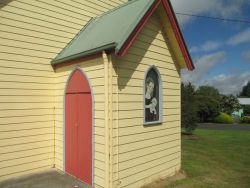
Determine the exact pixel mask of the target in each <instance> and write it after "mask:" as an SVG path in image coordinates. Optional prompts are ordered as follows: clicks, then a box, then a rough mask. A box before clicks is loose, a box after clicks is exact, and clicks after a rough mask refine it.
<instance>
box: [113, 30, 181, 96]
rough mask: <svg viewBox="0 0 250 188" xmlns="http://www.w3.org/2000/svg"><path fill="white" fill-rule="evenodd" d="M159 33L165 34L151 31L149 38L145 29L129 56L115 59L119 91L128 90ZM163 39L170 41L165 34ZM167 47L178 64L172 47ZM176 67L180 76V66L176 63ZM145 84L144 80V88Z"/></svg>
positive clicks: (129, 51) (130, 50) (136, 40)
mask: <svg viewBox="0 0 250 188" xmlns="http://www.w3.org/2000/svg"><path fill="white" fill-rule="evenodd" d="M159 32H161V33H164V31H163V29H159V30H158V31H156V30H150V36H149V35H148V34H146V31H145V28H144V29H143V30H142V31H141V33H140V34H139V35H138V36H137V38H136V39H135V42H134V43H133V44H132V46H131V47H130V48H129V50H128V52H127V54H126V55H125V56H124V57H118V56H115V57H114V58H115V61H114V62H115V64H114V67H115V72H116V75H118V77H117V84H118V88H119V91H121V90H123V89H125V88H126V86H127V83H128V82H129V80H130V79H131V78H132V75H133V74H134V72H135V70H136V69H137V67H138V65H139V64H140V63H143V58H144V57H147V56H148V55H147V54H146V53H147V51H150V50H149V48H150V45H151V44H152V42H153V40H154V39H155V38H156V36H157V35H158V33H159ZM163 37H164V39H165V41H168V40H167V37H166V35H165V34H163ZM142 40H143V41H142ZM142 43H143V45H141V44H142ZM166 45H167V47H168V49H169V52H170V54H171V57H172V58H173V59H174V62H176V59H175V58H174V53H173V52H172V50H171V47H170V46H169V44H168V42H167V44H166ZM154 52H155V51H154ZM149 58H150V57H149ZM153 61H154V60H152V64H151V65H154V62H153ZM125 64H126V65H125ZM175 67H176V70H177V71H178V73H179V75H180V72H179V70H180V69H179V67H178V65H176V63H175ZM124 69H126V71H124ZM146 71H147V69H145V70H144V72H146ZM140 79H142V80H143V79H144V77H143V78H140ZM143 82H144V80H143V81H142V86H143Z"/></svg>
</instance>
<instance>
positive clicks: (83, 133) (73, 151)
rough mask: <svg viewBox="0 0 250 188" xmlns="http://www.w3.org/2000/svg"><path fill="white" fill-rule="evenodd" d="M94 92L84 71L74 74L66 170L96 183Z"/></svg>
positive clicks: (69, 90)
mask: <svg viewBox="0 0 250 188" xmlns="http://www.w3.org/2000/svg"><path fill="white" fill-rule="evenodd" d="M92 157H93V156H92V95H91V89H90V86H89V82H88V80H87V78H86V76H85V75H84V74H83V73H82V72H81V70H79V69H76V70H75V71H74V72H73V74H72V75H71V77H70V79H69V82H68V85H67V88H66V96H65V170H66V172H67V173H69V174H70V175H72V176H74V177H76V178H77V179H79V180H81V181H83V182H84V183H87V184H89V185H92Z"/></svg>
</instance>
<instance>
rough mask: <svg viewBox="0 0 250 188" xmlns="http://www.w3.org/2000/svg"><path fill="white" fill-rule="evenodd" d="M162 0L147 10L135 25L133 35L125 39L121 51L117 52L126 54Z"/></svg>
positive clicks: (157, 0)
mask: <svg viewBox="0 0 250 188" xmlns="http://www.w3.org/2000/svg"><path fill="white" fill-rule="evenodd" d="M160 2H161V0H156V1H155V2H154V3H153V4H152V6H151V7H150V9H149V10H148V11H147V13H146V14H145V15H144V16H143V17H142V19H141V21H140V22H139V23H138V25H137V26H136V27H135V29H134V30H133V32H132V33H131V35H130V36H129V37H128V39H127V40H126V41H125V43H124V44H123V46H122V47H121V49H120V50H119V52H118V53H117V54H118V55H119V56H124V55H125V54H126V53H127V51H128V49H129V48H130V46H131V45H132V44H133V42H134V40H135V38H136V37H137V35H138V34H139V33H140V31H141V30H142V28H143V27H144V25H145V24H146V23H147V21H148V19H149V18H150V17H151V15H152V14H153V13H154V11H155V10H156V9H157V7H158V6H159V4H160Z"/></svg>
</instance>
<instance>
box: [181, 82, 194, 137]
mask: <svg viewBox="0 0 250 188" xmlns="http://www.w3.org/2000/svg"><path fill="white" fill-rule="evenodd" d="M181 125H182V127H184V129H185V131H186V132H187V133H189V134H192V132H193V131H194V130H195V129H196V127H197V101H196V94H195V88H194V86H193V85H192V84H191V83H187V84H183V83H182V84H181Z"/></svg>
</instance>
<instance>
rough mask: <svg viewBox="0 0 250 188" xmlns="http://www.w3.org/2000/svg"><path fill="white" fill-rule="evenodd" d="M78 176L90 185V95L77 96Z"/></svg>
mask: <svg viewBox="0 0 250 188" xmlns="http://www.w3.org/2000/svg"><path fill="white" fill-rule="evenodd" d="M77 101H78V122H79V126H78V135H77V138H78V165H79V166H78V167H79V169H78V172H79V173H78V175H79V179H81V180H83V181H84V182H85V183H88V184H90V185H91V182H92V99H91V95H90V94H89V93H88V94H79V95H78V100H77Z"/></svg>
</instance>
